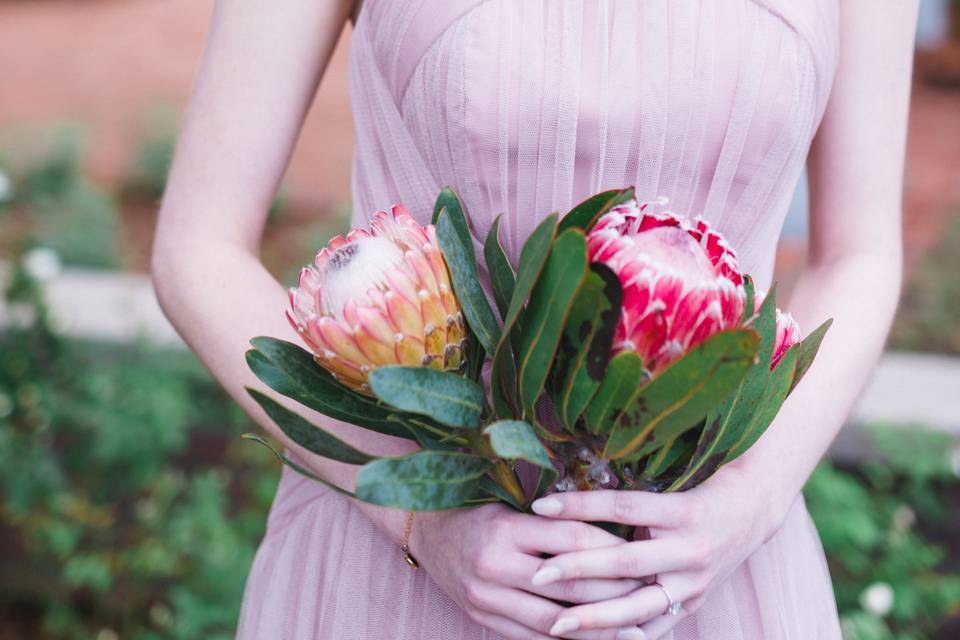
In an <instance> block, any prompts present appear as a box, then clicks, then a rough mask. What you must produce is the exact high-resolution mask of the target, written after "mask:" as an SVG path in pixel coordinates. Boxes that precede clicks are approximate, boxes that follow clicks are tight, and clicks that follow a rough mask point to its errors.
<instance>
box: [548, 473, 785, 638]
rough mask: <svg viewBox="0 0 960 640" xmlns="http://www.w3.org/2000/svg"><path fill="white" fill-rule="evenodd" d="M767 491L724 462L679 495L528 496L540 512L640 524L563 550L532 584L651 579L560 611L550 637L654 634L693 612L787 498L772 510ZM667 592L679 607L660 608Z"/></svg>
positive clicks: (769, 526) (765, 532)
mask: <svg viewBox="0 0 960 640" xmlns="http://www.w3.org/2000/svg"><path fill="white" fill-rule="evenodd" d="M766 498H767V496H766V495H765V494H764V491H763V487H762V486H758V483H757V482H756V481H755V479H753V478H751V477H749V476H747V475H746V474H745V473H744V472H743V471H741V470H739V469H737V468H736V467H735V466H727V467H723V468H722V469H721V470H720V471H718V472H717V473H716V474H715V475H714V476H712V477H711V478H710V479H709V480H707V481H706V482H704V483H703V484H702V485H700V486H698V487H696V488H694V489H692V490H690V491H686V492H683V493H667V494H656V493H647V492H643V491H576V492H569V493H558V494H552V495H549V496H547V497H544V498H541V499H540V500H537V501H536V502H534V503H533V510H534V512H535V513H537V514H539V515H541V516H546V517H549V518H555V519H564V520H584V521H592V522H597V521H600V522H617V523H622V524H626V525H634V526H637V527H645V528H647V529H648V530H649V539H646V540H638V541H635V542H630V543H627V544H624V545H619V546H616V547H609V548H606V549H593V550H589V551H576V552H571V553H565V554H562V555H558V556H554V557H552V558H549V559H546V560H544V561H543V562H542V564H541V566H540V568H539V570H538V571H537V573H536V575H535V576H534V577H533V584H534V585H544V584H548V583H552V582H555V581H559V580H569V579H575V578H641V579H646V581H647V582H648V583H650V584H648V586H644V587H641V588H640V589H638V590H636V591H634V592H633V593H631V594H629V595H627V596H624V597H620V598H614V599H612V600H606V601H604V602H597V603H593V604H584V605H579V606H574V607H570V608H567V609H564V610H563V611H561V612H560V613H559V614H558V616H557V619H556V621H555V622H554V625H553V628H552V629H551V631H550V633H551V635H554V636H568V635H569V634H571V633H574V632H576V631H579V630H588V629H619V632H617V633H615V634H612V635H611V637H613V636H614V635H615V636H616V638H617V640H639V639H644V640H653V639H654V638H659V637H661V636H662V635H664V634H665V633H667V632H668V631H669V630H670V629H672V628H673V627H674V626H675V625H676V624H677V622H679V621H680V620H681V619H682V618H683V617H684V616H686V615H689V614H691V613H693V612H694V611H696V610H697V608H698V607H700V606H701V605H702V604H703V601H704V598H705V597H706V594H707V593H708V592H709V591H710V589H711V588H712V587H713V586H714V585H716V584H717V583H719V582H721V581H722V580H724V579H725V578H726V577H727V576H729V575H730V574H731V573H732V572H733V570H734V569H736V568H737V566H739V565H740V563H741V562H743V561H744V560H745V559H746V558H747V556H749V555H750V554H751V553H753V552H754V551H755V550H756V549H757V548H758V547H759V546H760V545H761V544H763V542H764V541H765V540H767V539H768V538H769V537H770V536H771V535H772V534H773V533H774V532H775V531H776V529H777V528H779V526H780V523H781V522H782V520H783V518H784V517H785V514H786V507H787V506H789V505H784V506H783V508H779V507H780V505H776V504H772V503H771V501H770V500H768V499H766ZM653 582H657V583H659V584H661V585H663V587H664V588H663V589H661V588H660V587H658V586H657V585H656V584H652V583H653ZM667 593H669V598H671V599H672V600H673V601H675V602H680V603H681V607H680V610H679V612H678V615H671V614H670V613H669V612H668V607H669V605H670V601H669V600H668V596H667Z"/></svg>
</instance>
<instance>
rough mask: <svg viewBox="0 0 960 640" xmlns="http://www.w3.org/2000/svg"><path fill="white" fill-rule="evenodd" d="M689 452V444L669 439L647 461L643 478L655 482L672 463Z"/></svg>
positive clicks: (676, 439)
mask: <svg viewBox="0 0 960 640" xmlns="http://www.w3.org/2000/svg"><path fill="white" fill-rule="evenodd" d="M689 451H690V447H689V444H688V443H687V442H684V439H683V438H671V439H670V440H667V441H666V442H664V443H663V446H661V447H660V449H659V450H657V452H656V454H654V455H653V456H651V457H650V459H649V460H647V463H646V465H645V466H644V467H643V476H644V478H646V479H648V480H656V479H657V478H659V477H660V476H662V475H663V474H664V473H665V472H666V471H667V469H669V468H670V467H671V466H672V465H673V463H675V462H676V461H677V460H679V459H680V458H681V457H682V456H683V454H684V453H688V452H689Z"/></svg>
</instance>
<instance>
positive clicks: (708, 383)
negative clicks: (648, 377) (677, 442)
mask: <svg viewBox="0 0 960 640" xmlns="http://www.w3.org/2000/svg"><path fill="white" fill-rule="evenodd" d="M759 342H760V337H759V336H758V335H757V334H756V332H755V331H752V330H750V329H728V330H726V331H721V332H719V333H716V334H714V335H712V336H710V337H709V338H707V339H706V340H704V341H703V342H701V343H700V344H698V345H697V346H696V347H694V348H693V349H691V350H690V351H689V352H688V353H686V354H685V355H684V356H683V357H681V358H680V359H679V360H677V361H676V362H674V363H673V364H671V365H670V366H669V367H667V368H666V369H665V370H663V371H662V372H660V373H659V374H658V375H657V377H656V378H654V379H653V381H652V382H650V384H648V385H646V386H644V387H642V388H641V389H640V390H639V391H638V393H637V395H636V396H635V398H634V399H633V400H632V401H631V403H630V405H629V406H628V407H627V408H626V409H625V410H624V411H623V413H622V414H621V416H620V418H619V420H618V425H617V426H616V427H615V428H614V431H613V433H612V434H611V435H610V438H609V440H607V445H606V450H605V453H604V455H605V457H607V458H609V459H611V460H616V459H619V458H625V457H627V456H629V455H630V454H631V453H632V452H634V451H635V450H636V449H637V448H638V447H639V446H640V445H642V444H643V443H644V442H645V441H646V440H647V439H648V438H652V439H654V440H655V441H656V442H666V441H668V440H670V439H671V438H676V437H678V436H680V435H681V434H682V433H683V432H684V431H686V430H687V429H689V428H690V427H692V426H694V425H695V424H696V423H697V422H699V421H700V420H703V419H704V417H705V416H706V415H707V413H709V412H710V410H712V409H714V408H715V407H717V406H718V405H719V404H720V403H721V402H722V401H723V400H724V399H725V398H726V397H727V396H728V395H730V394H731V393H733V392H734V391H735V390H736V389H737V387H738V386H739V384H740V381H741V380H742V379H743V376H744V375H745V374H746V373H747V370H748V369H749V367H750V365H751V364H752V363H753V361H754V358H755V357H756V354H757V347H758V345H759Z"/></svg>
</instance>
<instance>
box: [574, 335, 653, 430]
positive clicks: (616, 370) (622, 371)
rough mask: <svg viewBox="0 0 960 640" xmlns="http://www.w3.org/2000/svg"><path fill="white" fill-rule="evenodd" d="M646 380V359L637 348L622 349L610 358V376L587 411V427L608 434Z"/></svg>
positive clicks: (605, 378) (608, 367)
mask: <svg viewBox="0 0 960 640" xmlns="http://www.w3.org/2000/svg"><path fill="white" fill-rule="evenodd" d="M642 381H643V358H641V357H640V356H639V355H638V354H637V353H636V352H634V351H621V352H620V353H618V354H617V355H615V356H614V357H613V358H611V359H610V364H609V365H608V366H607V371H606V375H604V377H603V381H602V382H601V383H600V388H599V389H597V392H596V394H594V396H593V399H592V400H591V401H590V405H589V406H588V407H587V411H586V413H584V416H583V418H584V422H585V423H586V425H587V430H588V431H590V433H594V434H606V433H609V432H610V430H611V429H612V428H613V422H614V420H616V419H617V418H618V417H619V416H620V412H622V411H623V409H624V408H625V407H626V406H627V404H629V402H630V399H631V398H632V397H633V396H634V395H635V394H636V392H637V389H639V388H640V384H641V382H642Z"/></svg>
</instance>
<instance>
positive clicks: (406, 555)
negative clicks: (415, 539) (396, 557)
mask: <svg viewBox="0 0 960 640" xmlns="http://www.w3.org/2000/svg"><path fill="white" fill-rule="evenodd" d="M411 531H413V511H410V512H408V513H407V526H406V528H405V529H404V530H403V541H402V542H401V544H400V551H402V552H403V559H404V561H406V563H407V564H408V565H410V568H411V569H419V568H420V563H419V562H417V559H416V558H414V557H413V554H411V553H410V532H411Z"/></svg>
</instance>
